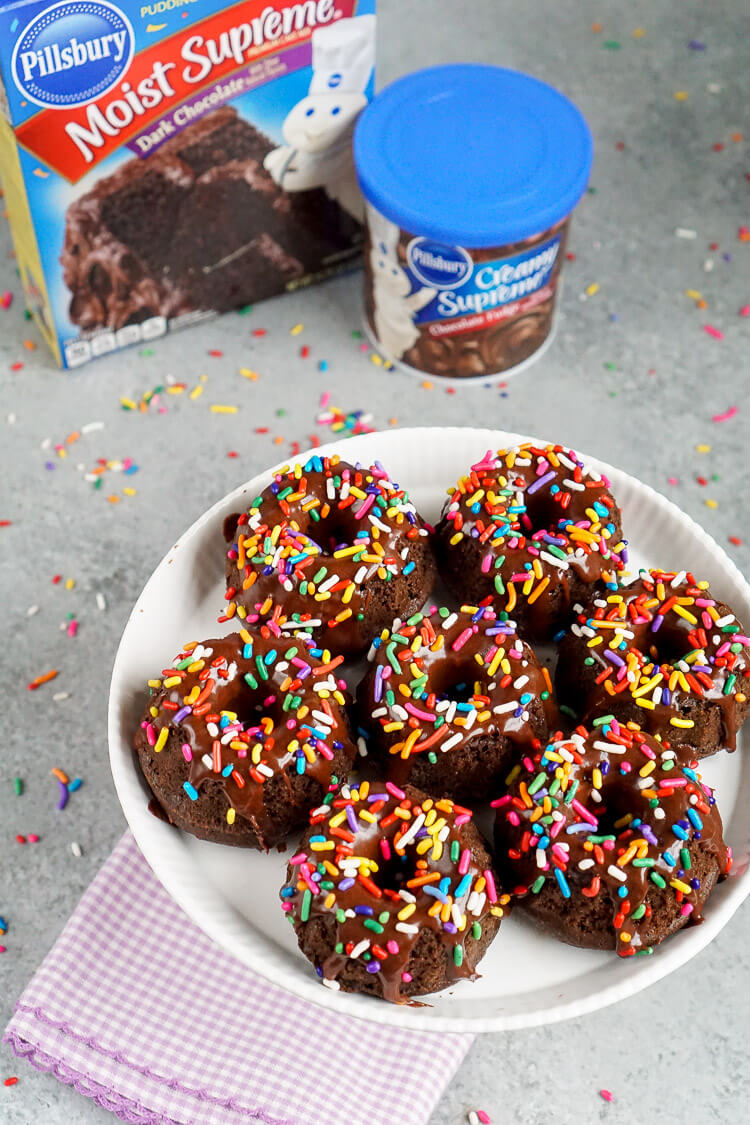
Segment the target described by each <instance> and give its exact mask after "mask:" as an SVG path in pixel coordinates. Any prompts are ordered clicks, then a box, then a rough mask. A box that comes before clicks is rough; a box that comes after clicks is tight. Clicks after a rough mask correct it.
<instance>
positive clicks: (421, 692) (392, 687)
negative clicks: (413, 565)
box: [358, 604, 557, 798]
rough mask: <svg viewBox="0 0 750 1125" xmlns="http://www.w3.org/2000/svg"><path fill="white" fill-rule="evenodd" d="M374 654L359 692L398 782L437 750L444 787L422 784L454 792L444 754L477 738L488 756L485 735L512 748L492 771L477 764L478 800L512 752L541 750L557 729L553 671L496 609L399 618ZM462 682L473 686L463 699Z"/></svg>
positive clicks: (365, 719) (369, 726) (363, 716)
mask: <svg viewBox="0 0 750 1125" xmlns="http://www.w3.org/2000/svg"><path fill="white" fill-rule="evenodd" d="M369 659H370V660H371V661H372V662H373V667H372V669H371V670H370V672H369V673H368V674H367V676H366V677H365V679H364V680H363V681H362V684H361V685H360V688H359V691H358V700H359V710H360V722H361V724H362V726H363V727H364V728H365V729H366V730H367V731H370V732H371V733H372V735H373V738H374V741H375V743H376V744H378V745H379V746H381V747H382V749H383V753H384V760H385V762H386V764H387V771H388V777H389V779H390V780H391V781H394V782H395V783H396V784H397V785H403V784H405V783H406V782H407V781H408V780H409V779H410V775H411V773H412V772H413V766H414V764H415V759H416V758H417V757H418V756H421V755H427V754H430V757H431V759H434V764H435V767H436V768H435V769H434V770H433V771H432V772H434V773H435V774H436V776H435V779H434V781H435V786H436V787H437V788H435V789H433V786H431V785H428V784H427V781H426V778H425V776H424V775H423V776H422V777H420V784H421V786H422V787H423V788H427V789H428V791H434V792H437V791H438V789H441V792H443V793H448V795H450V796H454V795H455V794H454V793H453V792H451V791H449V790H448V789H445V788H444V781H443V776H442V769H441V768H440V764H441V763H440V759H441V758H442V755H443V754H448V755H450V754H453V755H454V756H456V755H457V754H458V753H459V751H460V749H461V748H463V747H465V746H467V745H470V744H472V743H473V744H474V745H475V746H476V747H477V752H478V754H479V755H480V757H482V756H483V755H482V747H480V745H479V743H480V740H483V739H492V740H493V741H496V742H497V743H501V744H502V745H503V746H504V747H506V751H505V753H504V754H503V755H502V758H501V760H500V762H499V763H497V767H496V768H495V769H493V770H492V773H490V772H489V770H490V766H489V765H487V767H486V772H485V775H484V777H482V776H481V774H482V770H481V763H480V764H479V765H480V768H479V770H478V771H477V777H476V779H475V780H476V782H477V784H479V783H480V782H481V789H479V791H478V792H476V793H474V794H473V796H474V797H475V798H479V797H482V796H486V793H487V791H488V787H489V786H490V785H491V783H492V782H496V781H499V780H500V778H501V776H502V774H503V772H507V768H508V759H509V756H510V754H512V752H513V751H514V750H515V751H517V752H519V753H531V752H532V751H533V750H534V749H541V746H542V745H543V743H544V741H546V738H547V735H548V733H549V730H550V729H553V728H554V726H555V725H556V721H557V708H556V706H555V704H554V701H553V699H552V692H551V683H550V679H549V674H548V673H547V672H546V670H544V669H542V667H541V666H540V664H539V662H538V661H537V658H536V656H535V655H534V652H533V651H532V649H531V648H530V647H529V646H528V645H527V644H526V643H525V642H524V641H522V640H520V638H519V637H518V635H517V633H516V628H515V624H514V623H513V622H512V621H500V620H499V619H498V616H497V613H496V612H495V610H494V609H493V608H492V606H491V605H488V604H483V605H481V606H462V607H461V610H460V612H458V613H454V612H451V611H450V610H448V609H446V608H442V609H438V608H437V607H434V606H433V607H432V608H431V609H430V611H429V612H428V613H425V614H415V615H414V617H411V618H409V621H408V622H400V621H398V620H397V621H396V622H394V624H393V626H392V627H391V629H390V630H387V631H385V632H384V633H383V634H381V636H380V637H378V638H376V640H375V642H374V645H373V647H372V649H371V650H370V653H369ZM460 684H465V685H466V691H465V692H464V698H463V699H461V700H460V701H457V700H456V699H455V698H453V697H454V696H455V694H456V693H455V688H456V686H457V685H460ZM540 740H541V741H540ZM482 746H484V743H482ZM422 765H423V767H425V761H424V760H422ZM461 781H462V778H460V777H459V778H458V779H457V785H458V786H459V791H461V789H460V786H461ZM441 787H442V788H441Z"/></svg>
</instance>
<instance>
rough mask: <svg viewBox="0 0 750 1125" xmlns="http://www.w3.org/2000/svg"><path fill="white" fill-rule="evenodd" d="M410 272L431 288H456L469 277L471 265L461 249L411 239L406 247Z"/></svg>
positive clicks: (424, 239) (424, 240)
mask: <svg viewBox="0 0 750 1125" xmlns="http://www.w3.org/2000/svg"><path fill="white" fill-rule="evenodd" d="M406 257H407V260H408V262H409V265H410V266H411V269H412V272H413V273H414V274H416V276H417V277H418V278H419V280H420V281H421V282H422V284H423V285H429V286H431V287H432V288H433V289H457V288H458V287H459V285H463V284H464V282H465V281H468V279H469V278H470V277H471V271H472V269H473V267H474V263H473V262H472V260H471V257H470V255H469V254H468V252H467V251H466V250H464V249H463V247H461V246H448V245H447V244H446V243H444V242H434V241H433V239H431V238H413V239H412V240H411V242H410V243H409V245H408V246H407V248H406Z"/></svg>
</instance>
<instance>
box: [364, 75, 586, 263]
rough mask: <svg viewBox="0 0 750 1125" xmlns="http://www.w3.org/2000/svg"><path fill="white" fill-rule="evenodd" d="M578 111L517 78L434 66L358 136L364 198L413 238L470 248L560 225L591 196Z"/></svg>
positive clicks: (396, 92)
mask: <svg viewBox="0 0 750 1125" xmlns="http://www.w3.org/2000/svg"><path fill="white" fill-rule="evenodd" d="M592 157H593V143H592V140H591V133H590V132H589V128H588V125H587V124H586V121H585V120H584V117H583V115H582V114H581V112H580V110H579V109H577V107H576V106H575V105H573V103H572V102H571V101H569V100H568V98H566V97H565V96H564V95H563V94H561V93H559V91H558V90H555V89H554V88H553V87H552V86H548V85H547V83H546V82H540V81H539V79H537V78H531V77H530V76H529V75H528V74H521V73H519V72H518V71H515V70H506V69H504V68H503V67H497V66H477V65H471V64H462V65H449V66H435V67H431V68H429V69H428V70H420V71H416V72H415V73H414V74H408V75H406V77H405V78H400V79H399V80H398V81H397V82H393V83H392V84H391V85H390V86H387V87H386V89H385V90H383V91H382V93H380V94H378V95H377V97H376V98H375V99H374V101H372V102H371V103H370V105H369V106H368V107H367V108H366V109H365V110H364V111H363V113H362V115H361V116H360V118H359V121H358V122H357V127H356V131H355V134H354V159H355V162H356V166H357V175H358V177H359V182H360V186H361V188H362V193H363V195H364V196H365V199H367V200H368V201H369V202H370V203H371V204H372V205H373V206H374V207H375V208H376V209H377V210H378V211H380V212H381V214H383V215H385V217H386V218H388V219H390V220H391V221H392V222H394V223H397V224H398V225H399V226H400V227H402V228H403V229H404V230H407V231H409V232H410V233H411V234H415V235H424V236H425V237H429V238H434V239H437V240H439V241H440V242H447V243H451V244H456V243H457V244H459V245H461V246H468V247H470V248H474V247H480V246H502V245H504V244H505V243H508V242H515V241H518V240H519V239H522V238H528V237H529V236H530V235H532V234H537V233H540V232H542V231H545V230H547V229H548V228H549V227H551V226H554V224H555V223H557V222H559V221H560V220H561V219H564V218H565V216H566V215H569V214H570V212H571V211H572V210H573V208H574V207H575V205H576V203H578V200H579V199H580V198H581V196H582V195H583V193H584V191H585V190H586V184H587V182H588V177H589V172H590V171H591V161H592Z"/></svg>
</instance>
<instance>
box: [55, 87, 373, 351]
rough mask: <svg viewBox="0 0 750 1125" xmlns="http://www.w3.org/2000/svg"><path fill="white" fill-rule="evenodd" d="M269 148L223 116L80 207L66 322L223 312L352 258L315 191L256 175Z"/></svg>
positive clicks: (100, 185)
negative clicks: (288, 189)
mask: <svg viewBox="0 0 750 1125" xmlns="http://www.w3.org/2000/svg"><path fill="white" fill-rule="evenodd" d="M272 148H273V145H272V143H271V141H270V140H269V139H268V138H267V137H265V136H264V135H263V134H262V133H261V132H260V131H259V130H257V129H255V128H254V127H253V126H252V125H251V124H250V123H249V122H247V121H244V120H243V119H242V118H241V117H239V116H238V114H237V112H236V110H235V109H233V108H232V107H230V106H224V107H221V108H219V109H217V110H215V111H213V112H212V113H209V114H206V115H205V116H204V117H202V118H200V119H199V120H198V121H195V122H193V123H192V124H191V125H189V126H187V127H186V128H185V129H182V130H181V131H180V132H178V133H177V134H176V135H175V136H174V137H172V138H170V140H168V141H167V142H166V143H165V144H163V145H162V146H161V147H160V148H159V149H158V150H157V151H156V152H154V153H152V154H151V155H150V156H148V157H146V158H144V159H142V158H140V157H134V158H133V159H132V160H129V161H127V162H126V163H125V164H123V165H122V166H121V167H120V168H118V169H117V171H116V172H115V173H114V174H113V175H111V176H106V177H104V178H103V179H101V180H99V181H98V182H97V183H96V184H95V185H94V187H93V188H92V190H91V191H89V192H87V193H86V194H85V195H82V196H81V197H80V198H79V199H77V200H75V201H74V202H73V203H72V204H71V205H70V207H69V208H68V211H67V215H66V227H65V239H64V244H63V250H62V254H61V259H60V260H61V263H62V267H63V278H64V281H65V284H66V285H67V286H68V288H69V289H70V290H71V293H72V296H71V302H70V312H69V315H70V319H71V320H72V321H73V323H74V324H77V325H79V326H80V327H81V328H82V329H84V330H85V331H93V330H95V329H97V328H103V327H107V328H110V329H118V328H121V327H123V326H124V325H126V324H133V323H137V322H140V321H143V320H146V319H148V318H150V317H153V316H157V315H160V316H164V317H167V318H168V319H170V318H174V317H178V316H182V315H185V314H187V313H191V312H195V311H197V310H201V309H216V310H218V311H223V310H224V309H227V308H232V307H236V306H237V305H238V304H242V303H248V302H249V301H251V300H257V299H260V298H261V297H265V296H270V295H271V294H273V293H277V292H281V291H283V290H284V288H285V287H286V286H287V285H292V284H298V283H299V281H300V279H301V278H302V277H303V276H304V275H310V274H317V272H318V271H325V270H326V269H328V267H329V266H330V263H332V262H334V261H341V260H342V259H344V258H346V256H347V254H348V255H349V256H351V255H353V254H354V253H356V252H357V251H358V249H359V245H360V243H361V231H360V229H359V226H358V224H357V223H356V222H355V221H354V220H353V219H351V217H350V216H348V215H346V214H345V213H344V212H342V211H341V209H340V208H339V207H338V205H337V204H336V203H335V202H334V201H333V200H331V199H329V197H328V196H327V195H326V193H325V192H324V191H323V190H322V189H315V190H313V191H308V192H300V193H297V198H295V199H291V198H290V197H289V196H288V195H287V194H286V193H285V192H283V191H281V189H280V188H279V187H278V186H277V185H276V184H275V183H274V181H273V179H272V178H271V177H270V176H269V174H268V173H267V172H266V171H265V169H264V168H263V158H264V157H265V155H266V154H267V153H268V152H270V150H271V149H272ZM321 215H324V216H325V222H324V223H323V222H321V221H320V216H321Z"/></svg>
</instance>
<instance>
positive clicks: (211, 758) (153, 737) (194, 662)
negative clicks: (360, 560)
mask: <svg viewBox="0 0 750 1125" xmlns="http://www.w3.org/2000/svg"><path fill="white" fill-rule="evenodd" d="M175 680H178V681H179V682H177V683H175V682H174V681H175ZM188 701H190V702H188ZM346 702H347V698H346V696H345V694H344V693H343V691H342V689H341V684H340V682H338V681H337V680H336V678H335V676H334V675H333V670H332V667H331V665H324V664H323V663H322V662H321V661H320V660H318V659H316V658H315V657H314V656H313V655H312V654H311V653H309V652H308V651H307V649H306V648H305V646H304V645H303V644H302V643H300V642H299V641H295V640H292V639H289V638H283V637H280V636H274V634H273V633H272V632H271V631H270V630H269V629H268V628H266V629H264V631H263V633H261V632H257V631H256V632H253V633H252V634H250V633H248V632H247V631H246V630H243V634H242V635H241V634H239V633H234V634H231V635H229V636H227V637H224V638H222V639H219V640H208V641H204V642H202V643H200V644H198V645H193V646H188V647H187V648H186V649H185V651H184V652H182V653H180V655H179V656H178V658H177V660H176V661H175V663H174V666H173V667H172V668H168V669H165V670H164V671H163V672H162V678H161V679H160V680H157V681H155V682H153V684H152V697H151V700H150V702H149V705H148V708H147V710H146V713H145V715H144V718H143V721H142V722H141V724H140V727H139V729H138V730H137V731H136V734H135V738H134V746H135V749H136V750H137V752H138V755H139V759H140V761H141V765H142V768H143V769H144V773H145V775H146V778H147V780H148V781H149V784H150V785H151V786H152V788H153V789H154V793H155V796H156V798H157V800H158V801H159V802H160V803H161V805H162V806H163V808H164V809H165V811H166V813H167V815H168V817H169V819H170V820H171V821H172V822H173V823H176V824H178V825H179V826H180V827H183V828H185V829H186V830H187V831H193V827H194V826H193V823H192V821H191V816H193V815H194V816H195V817H196V818H200V817H201V815H202V814H203V812H204V809H203V805H204V804H206V803H207V800H208V798H207V796H205V795H203V802H202V800H201V798H202V791H203V790H204V789H205V787H206V786H207V785H209V783H210V786H209V788H210V790H211V792H212V793H215V791H216V788H217V787H218V788H219V789H220V790H221V792H222V793H223V797H224V800H223V801H222V803H221V807H222V813H223V814H225V813H227V812H228V813H229V815H228V816H227V817H226V818H225V819H224V821H223V823H221V822H218V823H214V822H213V820H212V818H211V817H209V821H210V822H211V823H210V829H211V833H212V834H211V836H210V837H209V838H213V839H219V840H221V841H222V842H226V843H242V844H251V845H255V846H260V847H264V848H266V849H268V848H269V847H271V846H272V845H273V844H276V843H279V842H281V840H282V839H283V838H284V834H283V833H280V831H279V825H278V823H277V819H276V817H275V816H274V815H273V814H271V813H270V812H269V809H268V808H267V804H266V799H265V794H266V792H267V791H268V785H269V782H271V781H272V780H273V779H274V778H280V779H281V780H282V781H283V783H284V786H285V789H286V792H287V797H288V801H289V803H290V804H295V803H298V802H299V796H298V795H297V793H296V792H295V781H297V779H298V778H299V777H300V776H302V775H303V776H304V777H307V778H312V779H313V780H314V781H316V782H317V783H318V784H319V786H320V787H321V788H322V790H323V792H325V791H326V790H327V789H328V787H329V785H330V784H331V783H332V777H333V774H334V772H335V762H336V761H338V762H340V763H343V764H346V762H347V761H351V760H352V759H353V758H354V756H355V753H356V751H355V747H354V745H353V743H352V741H351V738H350V735H349V727H348V722H347V719H346V715H345V710H344V708H345V705H346ZM231 715H236V719H232V718H231ZM164 731H166V732H167V733H166V735H164V734H162V732H164ZM230 735H231V737H230ZM160 743H161V744H160ZM299 762H303V763H304V769H300V768H299V766H298V763H299ZM342 780H344V778H343V777H341V776H340V774H339V776H338V781H339V782H341V781H342ZM169 783H171V784H172V786H173V791H171V792H170V791H169V789H168V785H169ZM186 784H187V786H188V787H192V792H191V791H190V788H186ZM308 808H309V806H308V807H305V806H304V805H303V806H302V807H300V808H299V809H298V815H297V818H296V822H297V823H298V824H304V823H305V821H306V819H307V811H308ZM287 811H288V810H287ZM202 823H203V822H202V820H201V821H200V824H202ZM196 827H199V825H196ZM196 834H200V835H208V833H206V832H205V831H199V832H196Z"/></svg>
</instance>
